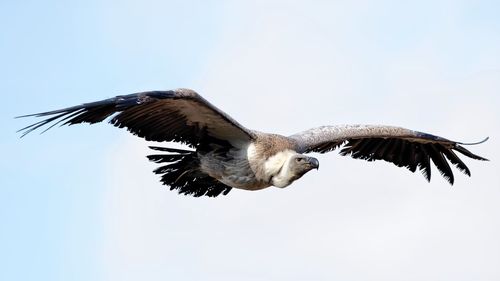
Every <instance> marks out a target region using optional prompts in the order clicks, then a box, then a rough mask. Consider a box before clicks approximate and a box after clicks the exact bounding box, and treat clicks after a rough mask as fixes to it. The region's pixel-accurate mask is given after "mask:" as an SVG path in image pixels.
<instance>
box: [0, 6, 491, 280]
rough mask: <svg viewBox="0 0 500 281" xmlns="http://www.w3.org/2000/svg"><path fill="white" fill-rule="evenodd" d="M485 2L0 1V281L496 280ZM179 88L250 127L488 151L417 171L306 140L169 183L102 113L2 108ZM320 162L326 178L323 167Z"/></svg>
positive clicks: (142, 147) (138, 144) (139, 144)
mask: <svg viewBox="0 0 500 281" xmlns="http://www.w3.org/2000/svg"><path fill="white" fill-rule="evenodd" d="M499 10H500V5H499V4H498V3H497V2H496V1H419V2H418V3H417V2H414V3H403V2H402V1H350V2H340V1H335V2H334V1H238V2H236V1H232V2H230V1H137V2H134V1H81V2H80V3H78V2H68V1H44V2H40V1H22V2H21V1H17V2H16V1H2V2H0V31H1V32H0V62H1V65H2V66H3V67H1V68H0V75H1V77H2V83H0V89H1V92H2V101H3V104H4V108H3V109H2V111H1V112H0V117H1V118H0V122H1V125H2V133H1V134H2V137H1V138H0V142H1V146H0V147H1V150H2V151H1V152H2V161H1V162H0V165H1V166H0V168H1V169H2V173H1V175H2V176H1V177H0V220H1V223H2V231H1V232H0V241H1V242H0V252H1V253H2V254H1V255H0V262H1V264H2V270H1V271H0V279H1V280H117V279H121V280H144V279H146V280H165V279H173V280H193V279H194V280H196V279H198V280H199V279H203V280H235V279H237V280H270V279H271V280H332V279H340V280H498V279H500V269H499V268H498V264H499V263H500V243H499V242H498V238H497V237H500V223H499V222H500V217H499V214H500V207H499V204H498V198H499V196H500V176H499V174H498V170H499V168H500V166H499V165H498V163H496V162H497V161H496V159H499V157H500V153H499V151H498V149H496V147H497V145H496V143H497V142H498V139H499V138H500V133H499V132H500V113H499V112H500V111H499V110H498V108H500V95H499V93H500V82H499V81H500V53H499V50H500V18H499V17H498V11H499ZM178 87H188V88H193V89H195V90H197V91H198V92H199V93H201V94H202V95H203V96H205V97H206V98H207V99H209V100H210V101H212V102H213V103H214V104H216V105H217V106H219V107H220V108H222V109H224V110H225V111H226V112H228V113H229V114H231V115H232V116H233V117H235V118H236V119H237V120H238V121H240V123H242V124H244V125H246V126H247V127H249V128H254V129H259V130H262V131H272V132H277V133H282V134H292V133H295V132H297V131H301V130H304V129H307V128H309V127H312V126H318V125H324V124H337V123H381V124H390V125H399V126H404V127H408V128H412V129H417V130H422V131H427V132H430V133H434V134H439V135H442V136H445V137H448V138H451V139H457V140H461V141H476V140H479V139H481V138H483V137H485V136H490V137H491V139H490V141H489V142H487V143H485V144H483V145H481V146H475V147H471V150H473V151H474V152H476V153H478V154H480V155H483V156H485V157H487V158H490V159H491V160H492V161H490V162H488V163H482V162H472V161H467V163H468V164H469V167H470V168H471V170H472V174H473V176H472V177H471V178H467V177H466V176H464V175H458V171H457V176H456V178H457V179H456V185H455V186H454V187H453V188H450V187H449V186H448V185H447V184H446V183H445V181H444V180H442V179H440V178H439V177H438V176H437V172H435V173H434V177H433V181H432V182H431V183H430V184H427V183H426V182H425V180H424V179H423V178H422V177H421V176H420V175H418V174H411V173H408V172H407V171H404V170H401V169H397V168H395V167H393V166H392V165H388V164H385V163H365V162H363V161H356V160H352V159H348V158H342V157H339V156H337V155H336V154H330V155H320V156H318V157H319V158H320V161H321V170H320V171H319V172H317V173H310V174H308V175H307V176H305V177H304V178H303V179H301V181H299V182H296V183H295V184H293V185H292V186H290V187H289V188H286V189H284V190H280V189H273V188H271V189H268V190H264V191H260V192H245V191H238V190H235V191H232V192H231V193H230V194H229V195H228V196H227V197H224V198H217V199H215V200H213V199H200V198H198V199H193V198H188V197H184V196H179V195H177V194H175V193H174V192H170V191H168V190H167V189H166V188H164V187H163V186H161V185H160V184H159V183H158V179H157V177H156V176H155V175H154V174H153V173H151V170H152V169H154V167H155V166H154V164H152V163H148V162H147V159H146V158H145V157H144V156H145V155H147V154H148V153H149V152H148V150H147V148H146V146H147V143H145V142H144V141H142V140H140V139H137V138H135V137H133V136H131V135H129V134H127V133H126V132H124V131H121V130H118V129H116V128H113V127H111V126H109V125H107V124H104V123H103V124H98V125H93V126H87V125H82V126H72V127H65V128H55V129H53V130H50V131H48V132H46V133H45V134H43V135H38V134H36V133H35V134H32V135H28V136H27V137H25V138H23V139H19V135H18V134H16V133H15V131H16V130H17V129H19V128H21V127H23V126H26V125H28V124H30V123H31V122H33V121H35V120H34V119H13V117H14V116H18V115H22V114H27V113H34V112H39V111H45V110H51V109H56V108H60V107H65V106H69V105H74V104H79V103H83V102H89V101H94V100H99V99H103V98H108V97H112V96H115V95H119V94H128V93H133V92H138V91H144V90H153V89H172V88H178ZM332 178H334V180H333V181H332Z"/></svg>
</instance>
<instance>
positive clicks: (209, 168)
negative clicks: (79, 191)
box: [19, 89, 487, 197]
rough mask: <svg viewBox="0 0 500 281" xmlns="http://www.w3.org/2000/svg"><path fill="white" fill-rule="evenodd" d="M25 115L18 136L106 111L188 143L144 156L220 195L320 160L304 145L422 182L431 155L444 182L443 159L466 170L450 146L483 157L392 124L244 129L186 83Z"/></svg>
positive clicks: (299, 172)
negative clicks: (388, 167) (401, 170)
mask: <svg viewBox="0 0 500 281" xmlns="http://www.w3.org/2000/svg"><path fill="white" fill-rule="evenodd" d="M28 116H35V117H45V119H43V120H41V121H39V122H37V123H34V124H32V125H29V126H27V127H25V128H23V129H21V130H19V131H20V132H22V133H23V134H22V136H25V135H26V134H28V133H30V132H32V131H33V130H36V129H38V128H41V127H43V126H45V125H50V126H49V127H48V128H47V129H46V130H48V129H50V128H52V127H53V126H55V125H57V124H61V125H73V124H79V123H90V124H93V123H97V122H101V121H103V120H105V119H106V118H108V117H111V120H110V123H111V124H113V125H114V126H116V127H119V128H127V130H128V131H130V132H131V133H133V134H134V135H137V136H139V137H142V138H144V139H146V140H149V141H158V142H180V143H183V144H186V145H188V146H189V147H191V148H193V150H180V149H173V148H166V147H153V146H152V147H150V148H151V149H153V150H156V151H158V152H159V153H158V154H154V155H149V156H148V158H149V160H151V161H154V162H156V163H163V166H161V167H159V168H157V169H156V170H155V171H154V172H155V173H156V174H160V175H161V182H163V184H165V185H168V186H170V189H176V190H178V192H179V193H182V194H189V195H193V196H203V195H206V196H210V197H215V196H218V195H220V194H224V195H226V194H227V193H228V192H229V191H230V190H231V189H232V188H233V187H234V188H240V189H246V190H258V189H263V188H266V187H269V186H276V187H286V186H288V185H290V184H291V183H292V182H294V181H295V180H297V179H299V178H300V177H302V176H303V175H304V174H305V173H307V172H308V171H310V170H312V169H317V168H318V167H319V162H318V160H317V159H316V158H314V157H310V156H307V155H305V154H304V153H309V152H319V153H326V152H329V151H332V150H335V149H340V154H341V155H351V156H352V157H353V158H356V159H364V160H368V161H374V160H385V161H388V162H391V163H393V164H395V165H397V166H398V167H406V168H407V169H409V170H410V171H412V172H415V171H416V170H417V169H418V170H420V171H421V172H422V173H423V175H424V176H425V178H426V179H427V180H428V181H430V179H431V161H432V162H433V163H434V165H435V166H436V167H437V168H438V170H439V172H440V173H441V175H442V176H443V177H444V178H445V179H446V180H447V181H448V182H449V183H450V184H453V182H454V176H453V172H452V169H451V167H450V164H449V163H451V164H452V165H453V166H455V167H456V168H458V170H460V171H461V172H463V173H465V174H466V175H469V176H470V171H469V168H468V167H467V166H466V165H465V163H464V162H463V161H462V160H461V159H460V158H459V157H458V155H457V154H456V152H458V153H460V154H462V155H464V156H467V157H469V158H472V159H476V160H487V159H485V158H483V157H481V156H478V155H475V154H473V153H472V152H470V151H469V150H467V149H465V148H464V147H463V146H462V145H465V144H464V143H460V142H455V141H451V140H448V139H445V138H442V137H439V136H434V135H431V134H427V133H422V132H417V131H413V130H408V129H404V128H400V127H394V126H380V125H339V126H323V127H318V128H313V129H310V130H306V131H304V132H301V133H297V134H294V135H292V136H288V137H286V136H282V135H278V134H268V133H263V132H259V131H255V130H250V129H247V128H245V127H243V126H242V125H240V124H239V123H238V122H237V121H235V120H234V119H233V118H231V117H230V116H229V115H227V114H226V113H224V112H223V111H221V110H220V109H218V108H217V107H215V106H213V105H212V104H211V103H209V102H208V101H207V100H205V99H204V98H203V97H201V96H200V95H199V94H197V93H196V92H194V91H192V90H189V89H177V90H172V91H151V92H142V93H136V94H131V95H124V96H117V97H114V98H110V99H106V100H102V101H97V102H92V103H85V104H82V105H77V106H73V107H68V108H64V109H60V110H54V111H48V112H43V113H37V114H31V115H25V116H20V117H28ZM486 140H487V138H486V139H485V140H483V141H481V142H478V143H482V142H484V141H486Z"/></svg>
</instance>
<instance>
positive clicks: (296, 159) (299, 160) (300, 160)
mask: <svg viewBox="0 0 500 281" xmlns="http://www.w3.org/2000/svg"><path fill="white" fill-rule="evenodd" d="M295 161H296V162H297V163H301V162H303V161H304V159H303V158H295Z"/></svg>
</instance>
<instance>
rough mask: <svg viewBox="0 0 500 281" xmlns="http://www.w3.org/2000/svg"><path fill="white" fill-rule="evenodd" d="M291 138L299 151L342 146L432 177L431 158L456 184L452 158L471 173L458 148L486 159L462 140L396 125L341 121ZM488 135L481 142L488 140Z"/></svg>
mask: <svg viewBox="0 0 500 281" xmlns="http://www.w3.org/2000/svg"><path fill="white" fill-rule="evenodd" d="M290 138H292V139H294V140H295V141H296V142H297V146H298V149H297V150H298V151H299V152H300V153H306V152H319V153H326V152H329V151H332V150H334V149H336V148H339V147H341V146H342V149H341V150H340V154H341V155H343V156H345V155H351V156H352V157H353V158H356V159H364V160H368V161H374V160H385V161H388V162H391V163H393V164H395V165H396V166H398V167H406V168H408V169H409V170H410V171H412V172H415V171H416V170H417V168H418V169H419V170H420V171H421V172H422V173H423V175H424V176H425V178H426V179H427V180H428V181H430V179H431V166H430V161H431V160H432V162H434V164H435V165H436V167H437V168H438V170H439V171H440V172H441V174H442V175H443V177H444V178H445V179H446V180H447V181H448V182H449V183H450V184H453V182H454V177H453V172H452V170H451V168H450V165H449V163H448V161H449V162H451V163H452V164H453V165H455V166H456V167H457V168H458V169H459V170H460V171H461V172H463V173H465V174H466V175H468V176H470V171H469V168H467V166H466V165H465V164H464V162H462V160H460V158H458V156H457V155H456V154H455V151H458V152H459V153H461V154H463V155H465V156H467V157H470V158H472V159H476V160H487V159H485V158H483V157H480V156H477V155H475V154H473V153H471V152H470V151H468V150H467V149H465V148H464V147H463V146H461V144H462V145H463V143H459V142H454V141H450V140H448V139H445V138H442V137H438V136H434V135H430V134H426V133H422V132H417V131H412V130H408V129H405V128H400V127H393V126H378V125H341V126H323V127H318V128H314V129H310V130H307V131H304V132H301V133H298V134H295V135H293V136H290ZM486 140H487V138H486V139H485V140H483V141H481V142H479V143H482V142H484V141H486Z"/></svg>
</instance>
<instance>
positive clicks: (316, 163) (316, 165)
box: [307, 157, 319, 170]
mask: <svg viewBox="0 0 500 281" xmlns="http://www.w3.org/2000/svg"><path fill="white" fill-rule="evenodd" d="M307 162H308V163H309V165H311V167H312V168H311V169H316V170H319V161H318V159H316V158H314V157H308V158H307Z"/></svg>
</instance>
